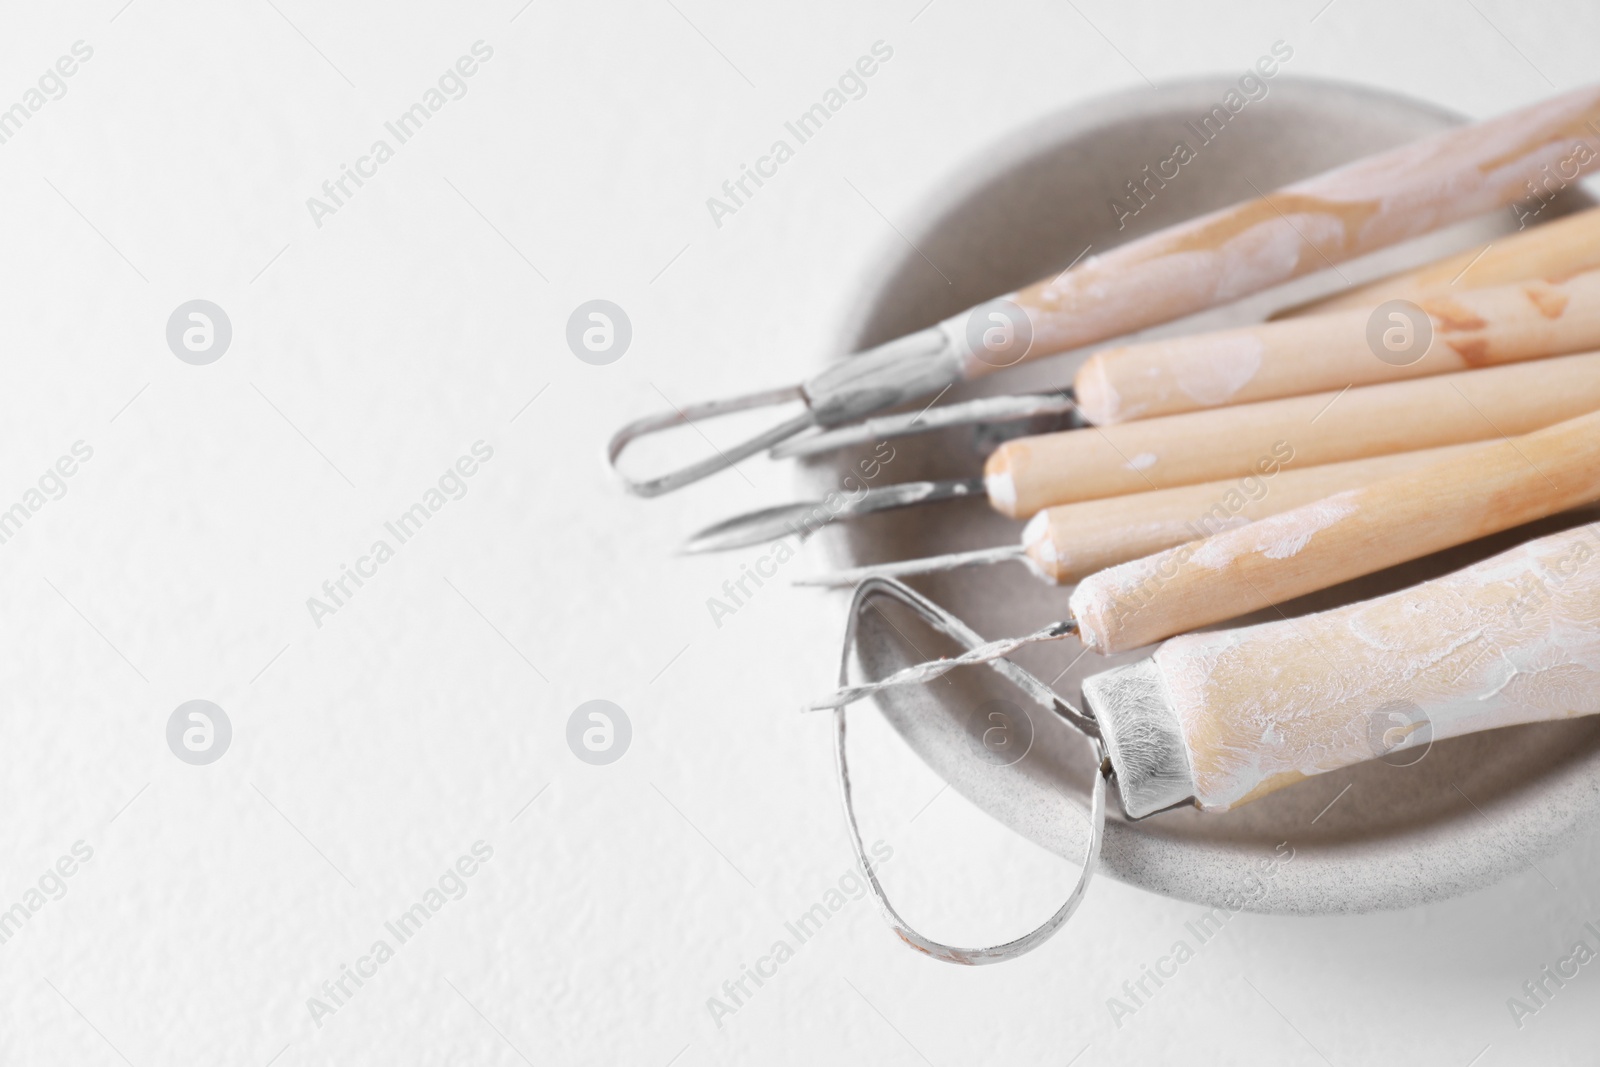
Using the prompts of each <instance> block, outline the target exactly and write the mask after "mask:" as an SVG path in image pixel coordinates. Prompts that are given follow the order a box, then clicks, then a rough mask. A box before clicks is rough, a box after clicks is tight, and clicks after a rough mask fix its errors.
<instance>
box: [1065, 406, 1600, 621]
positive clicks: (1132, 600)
mask: <svg viewBox="0 0 1600 1067" xmlns="http://www.w3.org/2000/svg"><path fill="white" fill-rule="evenodd" d="M1597 498H1600V412H1592V413H1590V414H1588V415H1584V416H1582V417H1581V418H1576V419H1571V420H1569V421H1567V422H1563V423H1560V424H1559V425H1556V426H1551V427H1548V428H1546V429H1543V430H1536V431H1534V432H1533V433H1528V434H1523V435H1522V436H1521V437H1517V438H1507V439H1505V440H1501V441H1496V442H1494V443H1491V444H1486V445H1481V446H1479V447H1477V448H1474V449H1469V450H1467V451H1465V452H1461V453H1458V454H1456V455H1452V456H1448V457H1446V458H1445V459H1442V460H1439V461H1438V462H1436V463H1432V464H1429V465H1428V466H1425V467H1420V468H1417V469H1415V470H1410V471H1405V472H1402V473H1400V474H1397V475H1394V476H1392V477H1389V478H1385V479H1382V480H1380V481H1377V482H1373V483H1372V484H1371V485H1368V486H1365V487H1362V488H1357V489H1348V490H1345V491H1344V492H1342V493H1337V494H1335V495H1333V496H1330V497H1326V498H1324V499H1322V500H1318V501H1315V502H1313V503H1310V504H1305V505H1303V506H1301V507H1298V508H1293V509H1291V510H1289V511H1285V512H1283V513H1282V514H1279V515H1274V516H1271V517H1269V518H1265V519H1262V520H1261V521H1260V522H1254V523H1250V524H1249V525H1247V526H1241V527H1238V528H1236V529H1232V530H1225V531H1223V532H1222V533H1219V534H1216V535H1214V536H1211V537H1208V538H1205V539H1202V540H1197V541H1191V542H1189V543H1188V544H1185V545H1179V546H1178V547H1176V548H1170V549H1167V550H1166V551H1164V552H1158V553H1156V554H1155V555H1153V556H1146V557H1145V558H1143V559H1138V560H1134V561H1132V562H1131V563H1124V564H1122V565H1120V566H1117V567H1112V568H1110V569H1109V570H1104V571H1100V572H1099V573H1097V574H1093V575H1090V576H1089V577H1088V578H1086V579H1084V580H1083V582H1081V583H1080V584H1079V585H1078V588H1077V590H1076V591H1075V592H1074V593H1073V594H1072V602H1071V603H1072V614H1073V617H1074V618H1075V619H1077V620H1078V628H1079V633H1080V634H1081V635H1082V637H1083V641H1084V643H1085V644H1086V645H1088V646H1089V647H1090V648H1092V649H1095V650H1096V651H1099V652H1122V651H1125V650H1127V649H1130V648H1138V647H1140V646H1141V645H1147V644H1150V643H1151V642H1154V641H1159V640H1161V639H1162V638H1165V637H1171V636H1173V635H1174V634H1181V633H1184V632H1186V631H1189V630H1194V629H1197V628H1199V627H1202V626H1210V625H1212V624H1213V623H1218V622H1222V621H1224V620H1226V619H1231V618H1236V617H1238V616H1240V615H1246V614H1248V613H1250V612H1252V611H1259V610H1261V609H1262V608H1266V607H1270V606H1272V605H1274V604H1279V603H1282V602H1283V601H1286V600H1292V599H1293V598H1295V597H1297V596H1301V595H1303V594H1305V593H1309V592H1313V591H1315V590H1317V589H1326V588H1327V587H1329V586H1331V585H1337V584H1338V583H1340V582H1343V581H1347V580H1349V579H1351V578H1357V577H1360V576H1361V575H1364V574H1371V573H1373V572H1375V571H1379V570H1382V569H1383V568H1385V567H1390V566H1393V565H1395V564H1397V563H1404V562H1406V561H1408V560H1413V559H1417V558H1419V557H1421V556H1425V555H1427V554H1429V553H1430V552H1437V551H1439V550H1441V549H1445V548H1449V547H1451V546H1454V545H1459V544H1464V543H1465V542H1467V541H1471V540H1475V539H1476V538H1479V537H1484V536H1487V535H1488V534H1492V533H1498V532H1499V531H1501V530H1507V529H1510V528H1511V527H1513V526H1520V525H1522V524H1523V523H1525V522H1532V521H1533V520H1534V519H1540V518H1544V517H1545V516H1547V515H1553V514H1555V513H1556V512H1558V511H1565V510H1567V509H1568V508H1573V507H1577V506H1578V505H1580V504H1586V503H1589V502H1591V501H1593V500H1595V499H1597Z"/></svg>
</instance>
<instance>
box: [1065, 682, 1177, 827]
mask: <svg viewBox="0 0 1600 1067" xmlns="http://www.w3.org/2000/svg"><path fill="white" fill-rule="evenodd" d="M1083 700H1084V705H1085V710H1087V711H1088V713H1089V714H1090V715H1093V716H1094V718H1095V721H1096V722H1098V723H1099V724H1100V736H1101V738H1102V739H1103V740H1104V741H1105V745H1106V755H1108V756H1109V757H1110V758H1111V766H1112V768H1113V769H1114V770H1115V772H1116V775H1115V781H1116V783H1117V791H1118V792H1119V793H1120V794H1121V795H1122V810H1123V811H1125V812H1127V814H1128V817H1129V818H1130V819H1142V818H1144V817H1145V816H1146V815H1154V814H1155V813H1156V812H1158V811H1165V810H1166V809H1167V808H1171V807H1176V806H1177V805H1179V804H1185V803H1187V802H1189V801H1190V800H1193V799H1194V793H1195V787H1194V772H1193V770H1191V769H1190V767H1189V748H1188V745H1187V744H1185V743H1184V740H1183V730H1182V728H1181V727H1180V726H1179V724H1178V717H1177V715H1176V714H1175V713H1174V712H1173V710H1172V704H1171V702H1170V701H1169V700H1168V698H1167V687H1166V683H1165V682H1163V681H1162V680H1161V670H1160V668H1158V667H1157V666H1156V664H1155V661H1154V660H1151V659H1149V658H1146V659H1142V660H1139V661H1138V662H1136V663H1130V664H1127V665H1126V666H1123V667H1114V668H1112V669H1111V670H1109V671H1103V672H1101V673H1100V674H1095V675H1090V676H1089V677H1088V678H1085V679H1084V682H1083Z"/></svg>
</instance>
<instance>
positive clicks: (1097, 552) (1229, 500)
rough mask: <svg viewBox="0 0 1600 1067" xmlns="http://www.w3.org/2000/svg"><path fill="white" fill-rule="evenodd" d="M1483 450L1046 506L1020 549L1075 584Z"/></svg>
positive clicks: (1039, 566) (1045, 571) (1279, 465)
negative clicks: (1168, 550)
mask: <svg viewBox="0 0 1600 1067" xmlns="http://www.w3.org/2000/svg"><path fill="white" fill-rule="evenodd" d="M1483 447H1485V446H1484V445H1483V444H1481V443H1479V444H1466V445H1451V446H1449V447H1446V448H1428V449H1423V450H1421V451H1418V452H1400V453H1396V454H1395V455H1392V456H1373V457H1371V458H1370V459H1356V460H1350V461H1348V462H1345V463H1327V464H1324V465H1322V466H1320V467H1306V468H1303V469H1300V468H1297V467H1296V466H1295V463H1294V458H1293V457H1292V456H1290V457H1289V458H1287V459H1284V460H1282V461H1280V460H1279V459H1277V458H1272V459H1269V460H1267V461H1265V462H1263V463H1261V464H1260V465H1258V467H1257V469H1256V470H1255V471H1253V472H1251V473H1250V474H1248V475H1246V476H1245V477H1243V478H1232V479H1228V480H1225V481H1220V482H1205V483H1202V484H1200V485H1183V486H1178V487H1177V488H1175V489H1157V490H1154V491H1152V492H1148V493H1134V494H1132V495H1130V496H1122V497H1112V498H1109V499H1106V500H1085V501H1082V502H1080V503H1077V504H1062V505H1061V506H1059V507H1053V508H1046V509H1045V510H1043V511H1041V512H1039V514H1037V515H1035V516H1034V517H1033V518H1032V519H1031V520H1029V522H1028V525H1027V528H1026V529H1024V530H1023V532H1022V546H1023V549H1024V551H1026V552H1027V554H1028V558H1029V559H1030V560H1031V561H1032V563H1033V566H1034V569H1035V570H1036V571H1037V572H1038V573H1039V574H1040V575H1042V576H1043V577H1044V578H1046V579H1047V580H1049V581H1051V582H1054V583H1056V584H1057V585H1072V584H1074V583H1076V582H1078V581H1081V580H1082V579H1083V578H1084V577H1086V576H1088V575H1090V574H1093V573H1095V572H1096V571H1100V570H1104V569H1106V568H1107V567H1114V566H1116V565H1117V564H1119V563H1126V562H1128V561H1129V560H1134V559H1138V558H1139V557H1141V556H1148V555H1150V554H1151V553H1153V552H1160V551H1161V550H1162V549H1165V548H1172V547H1173V546H1175V545H1181V544H1185V543H1186V542H1189V541H1194V540H1197V539H1199V538H1202V537H1209V536H1210V535H1212V534H1214V533H1217V532H1219V531H1221V530H1227V529H1231V528H1233V527H1235V526H1242V525H1244V524H1245V523H1247V522H1255V521H1256V520H1258V519H1264V518H1266V517H1267V516H1269V515H1277V514H1279V513H1281V512H1285V511H1288V510H1289V509H1290V508H1297V507H1299V506H1300V505H1302V504H1309V503H1311V502H1312V501H1313V500H1321V499H1322V498H1323V497H1325V496H1332V495H1333V494H1334V493H1341V492H1343V491H1344V490H1346V489H1354V488H1356V487H1358V486H1363V485H1369V484H1371V483H1372V482H1375V481H1378V480H1379V479H1382V478H1387V477H1389V476H1391V475H1394V474H1399V473H1401V472H1403V471H1408V470H1415V469H1417V468H1418V467H1426V466H1428V465H1429V464H1432V463H1437V462H1438V461H1439V460H1441V459H1444V458H1445V457H1447V456H1451V455H1455V454H1458V453H1460V452H1463V451H1468V450H1471V449H1476V448H1483Z"/></svg>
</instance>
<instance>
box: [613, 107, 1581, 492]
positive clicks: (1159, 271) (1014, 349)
mask: <svg viewBox="0 0 1600 1067" xmlns="http://www.w3.org/2000/svg"><path fill="white" fill-rule="evenodd" d="M1590 140H1592V141H1594V144H1595V146H1596V147H1597V148H1600V87H1593V86H1591V87H1587V88H1584V89H1580V90H1576V91H1573V92H1569V93H1566V94H1563V95H1561V96H1558V97H1555V98H1553V99H1550V100H1546V101H1544V102H1542V103H1539V104H1535V105H1533V106H1531V107H1527V108H1522V109H1520V110H1518V111H1514V112H1511V113H1509V114H1506V115H1502V116H1500V117H1498V118H1495V119H1491V120H1489V121H1487V122H1482V123H1479V124H1477V125H1474V126H1467V127H1463V128H1461V129H1457V130H1449V131H1445V132H1443V133H1440V134H1437V135H1435V136H1433V137H1429V138H1426V139H1424V140H1421V141H1417V142H1414V143H1412V144H1408V145H1403V146H1401V147H1399V148H1395V149H1392V150H1390V151H1387V152H1383V153H1380V154H1378V155H1375V156H1370V157H1368V158H1367V159H1364V160H1361V161H1359V162H1356V163H1352V164H1349V165H1347V166H1344V167H1340V168H1338V169H1336V170H1333V171H1329V172H1328V173H1325V174H1322V175H1319V176H1317V177H1314V178H1310V179H1307V180H1305V181H1300V182H1296V183H1294V184H1292V185H1288V186H1285V187H1283V188H1282V189H1280V190H1278V191H1277V192H1274V193H1271V194H1268V195H1266V196H1263V197H1261V198H1260V199H1256V200H1249V201H1245V202H1244V203H1241V204H1238V205H1235V206H1233V207H1230V208H1224V209H1222V210H1221V211H1215V212H1212V213H1211V214H1208V215H1203V216H1201V217H1200V218H1197V219H1192V220H1190V221H1188V222H1185V223H1181V224H1179V225H1177V226H1174V227H1171V228H1169V229H1166V230H1163V231H1160V232H1158V233H1155V234H1152V235H1150V236H1148V237H1144V238H1141V239H1139V240H1136V241H1133V242H1130V243H1129V244H1126V245H1123V246H1121V247H1120V248H1117V249H1114V250H1112V251H1110V252H1107V253H1105V254H1104V255H1098V256H1091V257H1089V258H1088V259H1085V260H1084V261H1082V262H1081V263H1079V264H1077V265H1076V266H1073V267H1070V268H1069V269H1067V270H1066V271H1063V272H1062V273H1061V274H1059V275H1057V276H1054V277H1051V278H1046V279H1044V280H1042V281H1040V282H1037V283H1035V284H1034V285H1032V286H1030V287H1029V288H1027V289H1023V290H1020V291H1017V292H1014V293H1011V294H1009V295H1008V296H1004V297H1000V298H998V299H996V300H993V301H990V302H988V303H986V304H982V305H980V306H979V307H977V308H974V309H972V310H970V311H967V312H963V313H961V314H958V315H955V316H952V317H950V318H948V319H946V320H944V321H943V322H941V323H939V324H937V325H935V326H931V327H929V328H927V329H924V330H922V331H919V332H917V333H914V334H910V335H907V336H905V337H901V338H898V339H896V340H893V341H889V342H887V343H886V344H883V345H880V346H878V347H877V348H874V349H872V350H870V351H868V352H864V353H861V354H860V355H857V356H855V357H854V358H851V359H847V360H843V361H841V362H839V363H837V364H835V365H834V366H831V367H829V368H828V369H827V370H825V371H823V372H822V373H821V374H818V375H816V376H815V377H813V378H811V379H809V380H807V381H806V382H804V383H802V384H800V385H796V386H791V387H788V388H783V389H771V390H765V391H763V392H759V393H753V394H750V395H747V396H742V397H735V398H731V399H726V400H718V401H712V402H710V403H705V404H697V405H692V406H690V407H687V408H679V407H674V408H673V409H672V410H671V411H668V412H664V413H661V414H657V415H653V416H649V417H647V418H644V419H640V420H638V421H636V422H634V423H631V424H629V425H628V426H625V427H623V428H622V429H621V430H619V431H618V432H617V433H616V435H615V436H614V437H613V438H612V439H611V442H610V445H609V447H608V458H609V460H610V462H611V464H612V466H613V468H615V467H616V465H617V462H618V460H619V459H620V458H621V456H622V453H623V452H624V451H625V450H626V449H627V448H628V447H629V446H630V445H631V444H632V443H633V442H634V441H636V440H637V439H638V438H640V437H641V436H644V435H647V434H652V433H656V432H659V431H661V430H665V429H668V428H670V427H673V426H679V425H683V424H692V423H695V422H696V421H697V420H699V419H701V418H706V417H710V416H715V415H724V414H730V413H734V412H741V411H748V410H751V409H754V408H759V407H766V406H770V405H776V404H782V403H787V402H790V401H799V402H801V403H802V404H803V405H804V410H803V411H802V412H801V413H800V414H798V415H795V416H793V417H792V418H790V419H788V420H787V421H785V422H782V423H780V424H779V425H777V426H775V427H773V428H772V429H770V430H767V431H766V432H764V433H761V434H758V435H756V436H755V437H753V438H751V439H750V440H747V441H745V442H743V443H742V444H739V445H735V446H733V447H731V448H728V449H725V450H722V451H720V452H719V453H718V454H717V455H716V456H713V457H709V458H707V459H704V460H701V461H699V462H696V463H693V464H690V465H689V466H687V467H684V468H682V469H679V470H677V471H673V472H671V473H668V474H665V475H662V476H660V477H655V478H649V479H646V480H642V481H639V480H632V479H628V478H627V477H626V476H623V477H624V481H625V483H626V484H627V486H628V488H629V489H630V490H631V491H633V492H634V493H637V494H639V495H642V496H656V495H658V494H660V493H665V492H668V491H670V490H673V489H676V488H679V487H681V486H683V485H687V484H689V483H690V482H693V481H696V480H698V479H700V478H703V477H705V476H707V475H709V474H712V473H714V472H716V471H718V470H721V469H722V468H724V467H727V466H730V465H732V464H734V463H736V462H738V461H739V460H741V459H743V458H745V457H746V456H750V455H754V454H755V453H757V452H760V451H764V450H766V449H768V448H771V447H772V446H774V445H776V444H778V443H779V442H781V441H784V440H786V439H787V438H790V437H793V436H794V435H796V434H798V433H801V432H802V431H804V430H806V429H809V428H811V427H830V426H838V425H842V424H844V423H849V422H854V421H856V420H858V419H860V418H862V417H863V416H866V415H869V414H871V413H873V412H875V411H880V410H883V409H885V408H889V407H894V406H896V405H899V404H902V403H906V402H909V401H912V400H916V399H918V398H921V397H925V396H935V395H936V394H939V393H941V392H943V390H944V389H945V388H947V387H949V386H950V385H953V384H954V383H956V382H958V381H961V380H965V379H971V378H976V377H980V376H982V375H984V374H987V373H989V372H991V371H995V370H1000V369H1003V368H1006V367H1011V366H1016V365H1017V364H1020V363H1022V362H1024V361H1026V360H1030V359H1036V358H1039V357H1041V356H1046V355H1050V354H1053V353H1057V352H1064V351H1067V350H1069V349H1072V348H1076V347H1078V346H1080V345H1085V344H1092V343H1094V342H1097V341H1105V340H1109V339H1110V338H1113V337H1118V336H1122V335H1124V334H1127V333H1130V332H1132V331H1135V330H1139V329H1143V328H1144V327H1147V326H1152V325H1155V324H1157V323H1161V322H1167V321H1170V320H1172V319H1175V318H1179V317H1181V316H1183V315H1187V314H1190V313H1192V312H1196V311H1201V310H1204V309H1205V308H1209V307H1213V306H1215V305H1217V304H1222V303H1226V302H1228V301H1231V300H1235V299H1237V298H1239V297H1242V296H1245V295H1247V294H1249V293H1253V292H1258V291H1260V290H1262V289H1265V288H1267V287H1268V286H1272V285H1276V284H1278V283H1280V282H1285V281H1288V280H1290V279H1292V278H1296V277H1299V276H1300V275H1302V274H1306V273H1308V272H1310V271H1313V270H1317V269H1320V268H1322V267H1324V266H1327V265H1330V264H1333V263H1336V262H1339V261H1342V260H1346V259H1350V258H1352V257H1354V256H1358V255H1362V254H1365V253H1367V252H1371V251H1374V250H1376V249H1379V248H1383V247H1386V246H1388V245H1391V244H1394V243H1396V242H1398V241H1403V240H1406V239H1408V238H1411V237H1415V236H1418V235H1419V234H1422V233H1426V232H1429V231H1431V230H1434V229H1436V228H1438V227H1440V226H1444V225H1447V224H1449V223H1451V222H1455V221H1457V220H1460V219H1464V218H1467V217H1469V216H1472V215H1475V214H1478V213H1481V212H1484V211H1488V210H1491V209H1493V208H1495V207H1498V206H1500V205H1503V204H1507V203H1510V202H1512V201H1513V200H1515V199H1517V198H1519V197H1521V196H1523V195H1524V194H1525V190H1524V183H1525V182H1526V181H1528V180H1531V179H1532V178H1534V177H1535V176H1536V175H1537V174H1538V172H1539V169H1540V168H1541V167H1544V166H1547V165H1550V164H1552V163H1556V162H1559V161H1560V160H1561V159H1563V158H1565V157H1567V156H1568V155H1570V154H1571V152H1572V150H1573V145H1574V144H1575V143H1578V142H1584V143H1587V142H1588V141H1590ZM935 398H936V399H937V397H936V396H935ZM619 473H620V472H619Z"/></svg>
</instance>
